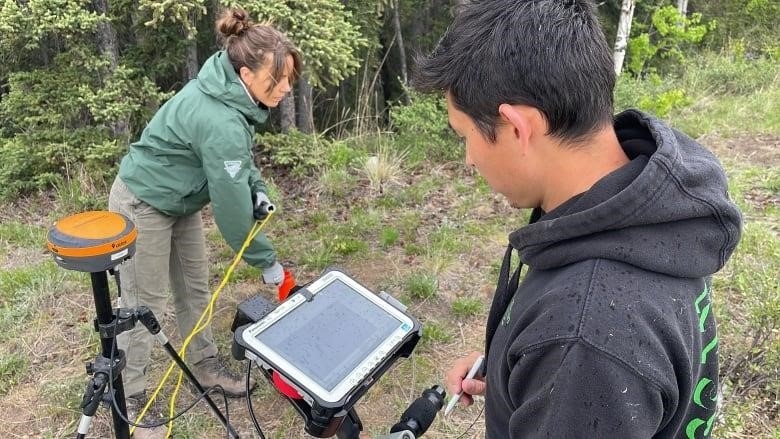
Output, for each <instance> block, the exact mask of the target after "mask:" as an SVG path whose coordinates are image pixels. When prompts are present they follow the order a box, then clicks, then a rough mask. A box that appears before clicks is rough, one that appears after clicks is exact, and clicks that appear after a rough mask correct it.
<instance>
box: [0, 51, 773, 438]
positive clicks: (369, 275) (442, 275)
mask: <svg viewBox="0 0 780 439" xmlns="http://www.w3.org/2000/svg"><path fill="white" fill-rule="evenodd" d="M708 65H709V64H708ZM710 67H711V68H714V67H713V66H712V65H710ZM719 68H720V69H721V70H723V71H721V72H720V73H719V75H720V76H718V77H719V78H721V79H720V81H722V82H723V83H724V84H723V85H722V87H721V88H717V89H716V88H713V86H712V84H711V81H713V80H714V79H710V78H711V77H714V76H711V77H706V78H705V77H701V76H699V77H694V76H693V74H691V75H690V76H688V77H685V78H682V79H677V80H676V81H677V82H674V83H670V84H669V85H668V86H669V87H671V88H675V87H677V88H685V89H686V93H687V95H686V96H687V97H688V98H690V99H691V102H692V103H691V104H690V106H688V107H685V106H683V107H675V108H673V109H672V110H670V113H669V114H668V115H666V116H665V117H666V118H667V119H669V120H671V121H673V122H674V123H675V125H677V126H679V127H683V128H685V129H686V130H690V132H691V133H693V134H694V135H695V136H699V135H703V138H702V139H701V140H702V143H704V144H705V145H708V146H711V147H712V148H713V149H714V150H715V151H716V152H717V153H718V155H719V157H720V158H721V159H722V161H723V162H724V164H725V167H726V169H727V172H728V175H729V178H730V194H731V196H732V198H733V199H734V200H735V201H736V202H737V203H738V204H739V205H740V208H741V209H742V211H743V214H744V216H745V228H744V237H743V240H742V242H741V244H740V246H739V248H738V249H737V252H736V253H735V254H734V255H733V257H732V258H731V260H730V261H729V263H728V264H727V265H726V267H725V268H724V269H723V270H722V271H721V272H719V273H718V274H717V275H716V276H715V277H714V280H713V290H714V292H715V296H714V301H715V303H714V306H715V310H716V313H717V318H718V322H719V339H720V355H721V370H722V376H723V380H722V381H723V383H724V389H723V395H724V406H723V411H722V414H721V416H720V418H719V419H718V421H717V425H716V426H715V429H714V437H717V438H726V439H732V438H733V439H738V438H745V437H756V438H773V439H777V438H778V437H777V433H776V431H779V430H780V421H778V418H780V416H778V415H779V414H780V402H778V401H780V373H779V372H778V371H780V341H779V340H780V332H779V331H780V284H778V282H780V281H779V280H778V279H780V276H778V273H779V272H780V157H779V156H778V153H777V148H780V125H778V121H777V118H778V117H780V116H778V115H780V109H779V108H778V106H780V94H778V93H779V92H778V90H780V85H778V83H777V80H776V79H773V80H770V81H767V80H765V78H767V77H770V78H774V76H764V75H765V74H764V73H761V72H759V73H756V72H752V73H751V72H750V71H748V70H744V66H739V68H740V69H743V70H737V68H736V67H734V68H731V67H728V66H726V67H719ZM727 69H732V70H734V71H732V70H728V71H727ZM700 75H701V74H700ZM740 75H742V77H744V78H746V79H745V82H746V84H745V85H744V86H742V88H740V87H735V85H734V84H737V85H739V84H738V83H737V82H734V81H738V78H739V77H740ZM745 75H747V76H745ZM723 78H725V79H723ZM735 78H736V79H735ZM637 87H639V86H637ZM646 87H647V89H648V90H649V88H650V85H647V86H646ZM633 90H634V91H635V92H636V93H637V94H642V93H643V90H644V89H641V88H635V89H633ZM759 104H760V105H759ZM761 105H763V107H762V106H761ZM764 108H765V109H766V110H763V109H764ZM442 129H443V127H442ZM362 142H364V140H361V139H359V138H356V139H347V140H344V141H343V142H341V143H338V144H335V146H334V147H333V149H332V151H330V152H329V153H328V154H327V155H326V159H325V160H326V162H327V164H326V167H325V168H324V172H322V173H320V174H318V175H317V176H311V177H310V178H309V179H308V180H307V179H304V180H302V181H298V180H295V181H291V180H290V178H291V177H277V178H276V181H277V182H278V184H277V185H272V192H273V197H272V199H274V200H275V201H276V200H279V203H278V204H279V205H280V206H284V210H283V211H280V212H279V214H278V215H276V216H275V217H274V218H273V219H272V221H270V222H269V224H268V225H267V230H266V232H267V233H268V235H269V237H270V238H271V239H272V241H273V242H274V243H275V245H276V246H277V249H278V251H279V254H280V257H281V258H282V260H283V261H285V262H286V263H287V261H289V262H288V263H287V266H288V268H290V269H292V270H293V271H294V273H295V276H296V278H297V279H298V281H299V282H306V281H307V280H308V279H312V278H314V277H316V276H317V275H318V274H319V273H320V271H321V270H322V269H324V268H326V267H328V266H333V265H338V266H340V267H342V268H344V269H345V270H346V271H347V272H348V273H350V274H351V275H352V276H353V277H355V278H356V279H358V280H359V281H360V282H361V283H362V284H364V285H366V286H367V287H369V288H371V289H372V290H374V291H380V290H385V291H387V292H388V293H389V294H391V295H393V296H394V297H396V298H399V299H400V300H401V301H402V302H404V303H405V304H406V305H407V306H408V307H409V310H410V312H411V313H412V314H413V315H415V316H417V317H418V318H419V319H420V320H421V321H423V323H424V330H423V339H422V341H421V342H420V344H419V346H418V347H417V349H416V350H415V352H414V354H413V355H412V356H411V357H410V358H408V359H402V360H400V361H399V362H398V363H397V364H396V365H395V366H394V367H393V368H391V369H390V370H389V371H388V373H387V374H385V375H384V376H383V377H381V378H380V379H379V380H378V382H377V383H376V384H375V385H374V386H373V387H372V388H371V389H370V390H369V392H368V393H367V395H366V396H365V397H364V398H363V400H361V402H360V403H359V405H358V411H359V413H360V415H361V418H362V420H363V422H364V425H365V426H366V429H367V430H368V431H370V432H371V433H372V434H373V435H375V436H377V435H380V434H386V433H387V429H388V428H389V426H391V425H393V424H394V423H396V422H397V420H398V416H399V415H400V414H401V412H402V411H403V410H404V409H405V408H406V407H407V406H408V404H409V403H410V402H411V401H412V400H413V399H414V398H416V397H417V396H419V395H420V393H421V392H422V390H424V389H426V388H428V387H430V386H431V385H433V384H436V383H442V382H443V378H444V373H445V372H446V370H447V368H448V366H449V364H450V362H451V361H452V359H453V357H456V356H457V355H458V354H459V353H466V352H469V351H472V350H481V349H482V346H481V345H482V341H483V337H484V327H483V324H484V319H485V314H486V313H487V310H488V309H489V306H490V299H491V297H492V294H493V290H494V288H495V282H496V280H497V278H498V270H499V267H500V263H501V257H502V255H503V253H504V249H505V246H506V242H507V241H506V237H507V234H508V233H509V232H511V231H512V230H514V229H516V228H517V227H519V226H521V225H522V224H524V223H525V222H526V220H527V215H528V212H525V211H523V212H520V211H516V210H514V209H511V208H510V207H508V206H507V205H506V203H505V202H504V201H503V200H502V199H501V197H499V196H496V195H495V194H493V193H492V191H491V190H490V189H489V187H488V186H487V184H486V183H485V181H484V179H482V178H480V177H478V176H476V175H474V174H473V173H472V172H470V171H468V170H464V169H462V167H460V166H439V165H440V163H423V164H422V165H419V166H417V167H413V166H410V165H409V164H408V163H402V166H401V167H400V169H401V170H402V171H403V172H401V174H396V175H395V177H393V178H389V177H388V178H385V179H384V180H383V183H382V186H381V194H380V193H379V189H378V186H373V187H372V186H371V185H372V183H371V182H370V180H369V178H368V177H367V176H366V174H365V173H363V172H362V171H361V170H360V169H361V166H362V165H361V164H362V163H365V160H366V158H367V157H371V156H372V154H375V153H376V151H378V150H379V146H382V145H385V146H383V148H385V151H386V152H387V154H395V153H394V152H393V151H401V150H402V149H401V148H396V149H393V148H387V147H386V146H387V145H386V140H382V139H379V140H377V139H376V138H371V139H368V140H365V142H367V143H362ZM772 142H775V143H772ZM773 145H774V148H773ZM418 146H419V145H418ZM438 147H439V148H444V147H443V146H442V145H439V146H438ZM452 148H459V147H458V146H457V145H455V144H454V143H453V144H452ZM444 150H445V149H442V151H444ZM368 151H372V152H368ZM420 151H421V150H419V149H418V150H417V152H418V153H419V152H420ZM416 157H417V159H416V160H419V157H423V155H422V154H417V156H416ZM96 187H102V186H100V184H90V185H87V186H80V185H77V184H76V183H75V182H69V183H68V186H67V187H65V186H63V187H62V188H61V192H60V193H61V195H62V196H63V198H62V199H60V200H57V201H56V202H55V203H56V204H55V206H54V208H53V209H50V210H45V209H41V210H42V213H41V214H40V215H38V216H37V217H36V216H35V215H29V214H25V215H19V216H18V217H12V218H10V220H3V221H2V223H1V224H0V265H2V269H1V270H0V395H2V398H0V399H1V400H2V402H0V422H3V423H4V428H5V427H7V428H8V430H9V433H7V434H6V435H9V436H10V437H14V435H15V436H16V437H19V436H22V435H32V436H35V437H52V438H55V437H56V438H60V437H69V436H71V435H72V433H73V431H74V430H75V428H76V423H77V421H78V418H79V413H78V411H77V406H78V403H79V402H80V398H81V395H82V393H83V391H84V384H85V383H86V381H87V377H86V375H85V373H84V364H83V363H84V361H87V360H90V359H92V358H94V356H95V355H96V353H97V351H98V346H97V344H98V343H97V342H98V338H97V335H96V334H95V333H94V331H91V319H92V318H93V314H94V311H93V308H92V298H91V296H90V294H89V282H88V276H84V274H83V273H74V272H68V271H66V270H63V269H61V268H60V267H58V266H56V265H55V264H54V263H53V262H52V261H51V259H50V257H49V256H48V255H46V254H45V250H44V247H43V242H44V241H45V235H46V226H43V225H41V224H44V223H45V224H46V225H48V224H52V223H53V221H54V220H56V219H57V217H58V216H59V215H61V214H65V213H72V209H73V208H74V207H73V205H70V206H68V204H75V205H76V206H83V207H86V206H89V205H98V206H99V202H100V200H101V199H103V198H102V197H101V195H100V191H96V190H94V188H96ZM66 189H67V190H66ZM79 191H83V192H86V194H82V193H81V192H79ZM41 204H43V203H41ZM30 205H32V206H33V208H34V206H35V205H36V202H35V200H32V201H30ZM11 210H13V208H9V209H5V210H4V211H5V212H9V211H11ZM44 210H45V211H44ZM49 212H54V213H49ZM30 217H36V218H37V222H33V221H29V222H28V221H27V220H26V219H25V218H30ZM6 218H7V216H6ZM207 224H209V225H208V229H207V244H208V246H209V256H210V259H211V266H210V272H211V276H212V279H214V280H215V281H216V280H218V279H221V277H222V275H223V274H224V269H225V268H226V267H227V266H228V264H229V263H230V261H231V260H232V258H233V255H234V254H233V251H232V250H231V249H230V248H229V247H228V246H227V245H226V244H225V243H224V240H223V239H222V238H221V236H220V234H219V232H218V231H217V230H216V228H215V227H214V226H213V223H210V222H207ZM259 277H260V276H259V271H258V270H257V269H255V268H252V267H248V266H246V264H240V265H239V266H238V268H237V270H236V272H235V274H234V277H233V278H232V279H231V282H230V283H229V284H228V287H227V289H226V290H225V291H224V293H223V295H222V296H220V299H219V301H218V302H217V308H216V310H215V321H214V323H213V327H214V332H215V338H216V340H217V342H218V344H219V346H220V349H221V351H220V355H221V356H222V357H224V358H225V359H226V360H227V359H228V358H229V356H230V353H229V351H230V346H229V344H230V339H231V334H230V332H229V326H230V323H231V322H232V318H233V314H234V312H235V309H236V305H237V304H238V303H240V302H242V301H243V300H245V299H247V298H249V297H251V296H253V295H255V294H258V292H259V293H260V294H264V295H266V297H269V298H270V297H273V296H274V295H275V289H274V288H273V287H272V286H266V285H262V284H261V283H260V280H259ZM19 322H25V324H24V325H20V324H19ZM163 324H164V328H165V330H166V332H167V333H168V335H169V337H170V338H171V341H172V344H173V345H174V346H175V347H178V346H180V345H181V337H180V335H179V334H177V332H176V329H175V325H174V324H173V320H172V316H170V315H167V316H165V317H164V319H163ZM153 358H154V359H155V362H154V364H153V366H152V368H151V369H150V374H151V377H152V382H153V383H156V380H157V379H159V378H160V376H161V374H162V369H164V367H163V366H166V367H167V364H168V359H167V356H166V355H165V354H164V352H162V350H160V349H156V348H155V349H154V350H153ZM228 363H230V365H231V367H233V368H234V369H238V368H241V369H243V367H244V366H245V364H244V363H241V364H239V363H238V362H235V361H229V360H228ZM184 393H185V394H186V393H187V392H184ZM186 397H189V395H187V396H186ZM218 403H220V404H221V402H218ZM253 403H254V407H255V411H256V413H257V415H258V417H259V421H260V423H261V424H262V425H263V427H264V430H265V432H266V434H267V436H268V437H275V438H299V437H301V435H302V424H301V421H300V419H299V416H298V415H297V414H296V413H295V412H294V410H292V408H291V407H290V405H289V404H287V403H286V402H284V401H282V400H281V399H280V398H278V397H277V396H276V394H275V392H274V391H273V390H271V388H270V386H268V385H267V384H265V383H261V385H260V387H259V389H258V390H257V391H256V394H255V395H254V398H253ZM36 405H37V406H40V407H41V408H40V409H36V410H33V409H31V408H30V407H33V406H36ZM230 408H231V410H230V418H231V422H233V423H234V427H236V428H237V429H238V431H239V433H240V434H241V435H242V436H246V437H252V434H253V433H252V427H251V423H250V421H249V416H248V412H247V410H246V407H245V405H244V401H243V400H232V401H231V405H230ZM480 408H481V401H480V400H479V399H478V402H477V404H476V406H475V407H473V408H470V409H468V410H457V411H456V412H454V414H453V415H452V416H451V417H450V418H448V419H446V420H444V419H441V418H437V420H436V421H435V422H434V424H433V425H432V426H431V429H430V430H429V433H428V434H427V435H426V437H431V438H452V437H457V436H459V435H460V434H461V433H463V432H464V431H465V430H466V429H467V428H468V427H469V425H470V424H471V423H472V421H474V420H475V419H476V418H477V416H478V414H479V410H480ZM107 413H108V411H107V410H105V409H100V410H99V411H98V416H96V418H95V420H94V422H93V426H92V429H93V430H92V431H93V432H94V433H95V435H96V437H100V436H108V435H110V434H111V433H110V428H111V420H110V416H109V415H108V414H107ZM483 419H484V418H483ZM483 419H480V420H478V422H477V423H476V425H475V426H474V427H473V428H472V430H471V431H470V433H468V434H467V435H466V437H479V436H481V435H482V434H483V432H484V425H483ZM175 428H176V429H175V437H177V438H190V437H193V438H195V437H222V436H223V435H224V431H223V429H222V427H221V425H220V424H219V423H218V422H217V421H216V420H215V418H214V417H213V415H212V414H211V412H210V410H209V409H208V407H207V406H205V405H204V404H200V405H198V406H197V407H196V408H195V409H194V411H193V412H192V413H188V414H187V415H185V416H184V417H183V418H182V419H181V420H180V421H177V422H176V423H175Z"/></svg>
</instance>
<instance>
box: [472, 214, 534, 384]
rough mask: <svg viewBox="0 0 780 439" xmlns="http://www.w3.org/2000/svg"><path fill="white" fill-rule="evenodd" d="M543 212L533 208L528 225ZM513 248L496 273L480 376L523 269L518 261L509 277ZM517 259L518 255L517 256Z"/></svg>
mask: <svg viewBox="0 0 780 439" xmlns="http://www.w3.org/2000/svg"><path fill="white" fill-rule="evenodd" d="M543 214H544V212H543V211H542V209H541V208H538V207H537V208H535V209H534V210H533V211H531V217H530V219H529V220H528V224H533V223H535V222H537V221H538V220H539V218H541V217H542V215H543ZM514 250H515V248H514V247H512V244H511V243H510V244H509V245H507V247H506V252H505V253H504V260H503V261H502V262H501V271H499V273H498V284H497V285H496V293H495V295H494V296H493V303H492V304H491V305H490V313H489V314H488V321H487V327H486V328H485V361H484V362H483V363H482V376H486V374H487V363H488V351H489V350H490V343H491V342H492V341H493V335H495V333H496V330H497V329H498V325H499V324H500V322H501V319H502V318H503V317H504V314H505V313H506V311H507V308H508V307H509V303H510V302H512V298H513V297H514V296H515V293H516V292H517V288H518V286H519V285H520V272H521V271H522V269H523V262H522V261H520V262H519V263H518V264H517V268H516V269H515V271H514V273H512V277H511V278H510V277H509V269H510V267H511V266H512V253H513V252H514ZM518 257H519V254H518Z"/></svg>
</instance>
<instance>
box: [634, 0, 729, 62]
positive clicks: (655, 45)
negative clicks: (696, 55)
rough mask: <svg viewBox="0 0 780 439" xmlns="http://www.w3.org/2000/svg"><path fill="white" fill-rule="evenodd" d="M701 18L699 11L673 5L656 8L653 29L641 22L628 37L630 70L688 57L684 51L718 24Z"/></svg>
mask: <svg viewBox="0 0 780 439" xmlns="http://www.w3.org/2000/svg"><path fill="white" fill-rule="evenodd" d="M701 20H702V15H701V14H700V13H694V14H691V15H689V16H682V15H680V12H679V11H678V10H677V8H676V7H674V6H671V5H667V6H664V7H662V8H659V9H657V10H656V11H655V12H654V13H653V15H652V17H651V22H652V26H651V27H650V29H647V30H644V29H643V28H644V26H641V25H639V26H636V27H635V28H634V29H633V30H634V33H635V34H636V36H633V37H631V38H630V39H629V41H628V64H627V67H628V70H629V71H631V72H632V73H634V74H636V75H639V74H642V73H644V72H645V71H650V72H654V71H656V70H659V69H668V68H669V66H675V65H677V64H679V63H680V62H681V61H683V60H684V58H685V56H684V55H683V53H684V52H685V51H687V50H688V49H689V48H690V47H693V46H694V45H696V44H699V43H701V41H702V40H703V39H704V37H705V36H706V35H707V32H708V31H709V30H711V29H714V28H715V22H714V21H711V22H709V23H706V24H702V23H701Z"/></svg>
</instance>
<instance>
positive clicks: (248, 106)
mask: <svg viewBox="0 0 780 439" xmlns="http://www.w3.org/2000/svg"><path fill="white" fill-rule="evenodd" d="M197 81H198V89H200V91H202V92H203V93H205V94H207V95H209V96H211V97H213V98H215V99H217V100H219V101H220V102H223V103H224V104H225V105H227V106H229V107H231V108H235V109H236V110H238V111H239V112H240V113H241V114H243V115H244V117H246V118H247V120H249V121H250V122H251V123H252V124H253V125H259V124H261V123H263V122H265V121H266V119H268V110H267V109H265V108H263V107H261V106H260V105H258V104H256V103H254V102H252V98H250V97H249V94H248V93H247V91H246V89H245V88H244V85H243V84H242V83H241V80H240V79H239V77H238V74H237V73H236V71H235V69H234V68H233V65H232V64H231V63H230V59H229V58H228V55H227V52H225V51H224V50H220V51H219V52H217V53H215V54H214V55H212V56H211V57H210V58H209V59H207V60H206V62H205V63H203V67H201V69H200V72H198V79H197Z"/></svg>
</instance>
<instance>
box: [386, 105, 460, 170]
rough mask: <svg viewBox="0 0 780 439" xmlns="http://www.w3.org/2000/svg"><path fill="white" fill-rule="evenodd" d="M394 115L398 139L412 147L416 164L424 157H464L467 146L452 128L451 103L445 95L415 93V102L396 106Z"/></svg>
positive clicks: (403, 145)
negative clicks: (448, 118) (464, 149)
mask: <svg viewBox="0 0 780 439" xmlns="http://www.w3.org/2000/svg"><path fill="white" fill-rule="evenodd" d="M390 118H391V121H392V124H393V127H394V128H395V132H396V137H395V143H396V145H397V147H398V148H399V149H404V150H407V151H408V159H409V161H410V163H411V164H412V165H416V164H419V163H420V162H422V161H423V160H425V161H428V162H434V163H435V162H442V161H444V162H451V161H460V160H462V159H463V148H462V147H461V146H460V145H459V143H458V140H457V139H456V137H455V135H454V134H453V133H452V131H451V130H450V129H449V128H448V123H447V107H446V104H445V101H444V98H443V97H442V96H441V95H419V94H412V103H411V104H410V105H405V106H396V107H393V108H392V109H391V111H390Z"/></svg>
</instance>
